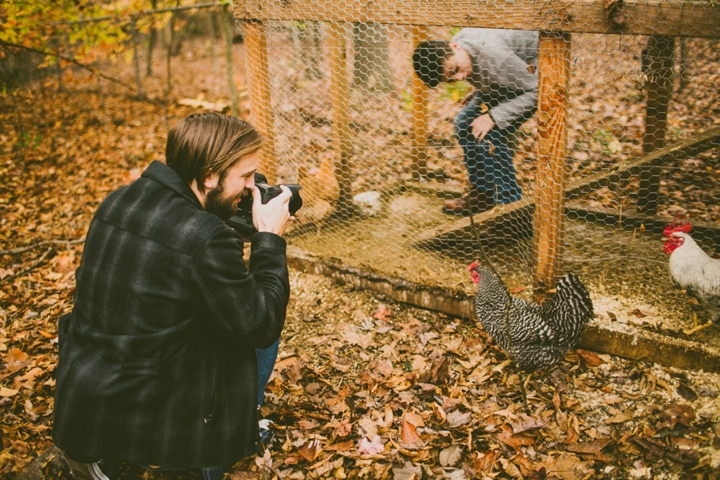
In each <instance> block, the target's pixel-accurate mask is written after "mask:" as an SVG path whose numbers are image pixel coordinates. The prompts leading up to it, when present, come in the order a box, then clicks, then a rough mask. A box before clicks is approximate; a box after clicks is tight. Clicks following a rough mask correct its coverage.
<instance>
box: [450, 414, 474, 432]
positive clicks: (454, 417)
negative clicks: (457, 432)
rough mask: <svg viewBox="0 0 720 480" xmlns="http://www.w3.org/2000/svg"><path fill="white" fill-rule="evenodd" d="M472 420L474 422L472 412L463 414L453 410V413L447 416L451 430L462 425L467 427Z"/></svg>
mask: <svg viewBox="0 0 720 480" xmlns="http://www.w3.org/2000/svg"><path fill="white" fill-rule="evenodd" d="M470 420H472V413H471V412H465V413H463V412H461V411H459V410H453V411H452V412H450V413H448V414H447V425H448V427H450V428H457V427H460V426H462V425H465V424H466V423H469V422H470Z"/></svg>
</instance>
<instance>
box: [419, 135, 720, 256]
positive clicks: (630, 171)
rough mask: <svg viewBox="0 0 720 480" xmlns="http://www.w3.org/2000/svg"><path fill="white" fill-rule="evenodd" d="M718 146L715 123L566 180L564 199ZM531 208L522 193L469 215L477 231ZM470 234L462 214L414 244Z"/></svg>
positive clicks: (448, 192)
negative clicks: (607, 167) (511, 200)
mask: <svg viewBox="0 0 720 480" xmlns="http://www.w3.org/2000/svg"><path fill="white" fill-rule="evenodd" d="M718 146H720V127H715V128H712V129H710V130H708V131H706V132H703V133H700V134H698V135H695V136H694V137H692V138H689V139H687V140H684V141H682V142H678V143H676V144H673V145H668V146H666V147H664V148H661V149H659V150H655V151H654V152H653V153H651V154H648V155H643V156H642V157H638V158H635V159H632V160H629V161H625V162H620V163H618V164H616V165H615V166H613V167H612V168H613V170H612V171H610V172H601V173H596V174H594V175H588V176H587V177H584V178H581V179H579V180H575V181H572V182H569V183H568V185H567V188H566V190H565V200H566V201H569V200H571V199H573V198H577V197H579V196H581V195H583V194H585V193H588V192H591V191H594V190H597V189H599V188H602V187H605V186H607V185H610V184H611V183H615V182H618V181H620V180H622V179H626V178H629V177H631V176H633V175H639V174H640V172H641V171H642V170H643V169H648V168H653V167H655V166H659V165H662V164H664V163H667V162H669V161H672V160H675V159H678V158H686V157H689V156H691V155H697V154H699V153H702V152H705V151H707V150H710V149H711V148H714V147H718ZM405 188H406V189H408V190H412V191H414V192H417V193H426V194H427V193H428V192H430V193H432V194H434V195H435V196H437V197H438V198H440V199H445V198H455V197H459V196H461V195H462V191H461V190H459V189H454V188H447V187H445V188H443V187H441V186H437V187H433V186H432V184H420V183H416V182H406V183H405ZM573 208H575V207H573ZM534 212H535V199H531V198H527V197H526V198H523V199H522V200H520V201H519V202H514V203H511V204H509V205H498V206H496V207H495V208H493V209H492V210H490V211H488V212H483V213H479V214H477V215H475V216H474V217H473V219H474V220H475V223H476V224H477V225H478V226H479V227H480V228H481V231H487V230H488V229H491V228H493V227H494V226H496V225H504V224H506V223H507V222H510V221H517V220H518V219H519V218H526V216H529V215H532V214H533V213H534ZM568 213H570V211H568ZM471 234H472V232H471V231H470V220H469V219H468V218H462V219H459V220H457V221H456V222H455V223H453V224H452V225H451V226H450V227H441V228H439V229H430V230H428V231H427V232H426V234H425V235H424V236H423V237H422V238H420V239H418V241H417V242H416V243H415V245H417V246H419V247H426V246H431V245H435V244H437V243H442V242H444V241H450V240H453V239H454V240H459V239H460V238H462V237H463V236H465V235H471Z"/></svg>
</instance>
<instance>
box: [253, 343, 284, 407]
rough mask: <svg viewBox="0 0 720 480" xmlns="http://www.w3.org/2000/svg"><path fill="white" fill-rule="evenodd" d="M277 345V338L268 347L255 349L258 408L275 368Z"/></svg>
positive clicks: (278, 344)
mask: <svg viewBox="0 0 720 480" xmlns="http://www.w3.org/2000/svg"><path fill="white" fill-rule="evenodd" d="M279 346H280V339H279V338H278V339H277V340H276V341H275V343H273V344H272V345H271V346H269V347H268V348H258V349H256V350H255V354H256V355H257V367H258V408H260V407H261V406H262V403H263V399H264V398H265V387H267V384H268V381H270V376H271V375H272V373H273V369H274V368H275V360H277V356H278V348H279Z"/></svg>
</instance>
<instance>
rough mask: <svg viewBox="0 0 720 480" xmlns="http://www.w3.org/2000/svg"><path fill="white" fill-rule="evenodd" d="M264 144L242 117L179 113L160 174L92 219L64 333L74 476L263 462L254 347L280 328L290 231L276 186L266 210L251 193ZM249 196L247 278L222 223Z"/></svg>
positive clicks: (116, 195)
mask: <svg viewBox="0 0 720 480" xmlns="http://www.w3.org/2000/svg"><path fill="white" fill-rule="evenodd" d="M263 140H264V139H263V136H262V135H261V134H260V133H258V132H257V131H256V130H255V129H253V128H252V126H250V125H249V124H247V123H245V122H243V121H241V120H239V119H237V118H233V117H228V116H224V115H219V114H215V113H203V114H196V115H190V116H189V117H187V118H185V119H183V120H182V121H180V122H179V123H178V124H177V126H176V127H174V128H173V129H172V130H171V131H170V132H169V134H168V140H167V149H166V164H163V163H161V162H157V161H155V162H153V163H152V164H150V165H149V166H148V168H147V169H146V170H145V171H144V172H143V174H142V176H141V177H140V178H139V179H138V180H136V181H135V182H133V183H132V184H130V185H127V186H124V187H122V188H120V189H118V190H116V191H115V192H113V193H111V194H110V195H109V196H108V197H107V198H106V199H105V200H104V201H103V202H102V204H101V205H100V207H99V208H98V210H97V212H96V213H95V216H94V217H93V220H92V223H91V224H90V228H89V230H88V233H87V240H86V242H85V249H84V252H83V256H82V261H81V264H80V267H79V268H78V270H77V274H76V279H77V289H76V291H75V298H74V306H73V310H72V312H71V313H70V314H68V315H65V316H63V317H62V318H61V320H60V327H59V332H60V333H59V335H60V338H59V345H60V360H59V363H58V366H57V372H56V373H57V386H56V393H55V412H54V425H53V439H54V442H55V444H56V445H57V446H58V447H59V448H60V449H61V450H62V451H63V453H64V454H65V457H66V460H67V461H68V464H69V465H70V466H71V468H72V470H73V474H74V475H75V477H76V478H78V479H80V478H100V479H102V478H109V477H110V478H111V477H112V475H113V472H114V470H115V469H116V467H117V465H119V463H120V462H128V463H132V464H136V465H140V466H145V467H146V468H151V469H161V470H177V469H184V468H198V469H201V470H202V472H203V476H204V478H206V479H216V478H218V479H219V478H222V476H223V475H224V473H225V472H226V471H227V470H228V469H229V468H230V467H231V466H232V465H233V464H234V463H236V462H237V461H238V460H241V459H242V458H243V457H246V456H249V455H252V454H254V453H256V452H258V450H259V441H260V438H259V434H258V418H257V411H258V408H257V407H258V397H259V393H260V392H258V371H257V363H258V358H257V357H256V349H267V348H269V347H271V346H273V345H275V344H276V342H277V340H278V338H279V337H280V333H281V331H282V329H283V325H284V322H285V310H286V307H287V303H288V299H289V295H290V285H289V279H288V271H287V263H286V256H285V249H286V244H285V240H284V239H283V238H282V237H281V235H282V234H283V233H284V231H285V228H286V226H287V224H288V222H289V221H290V220H291V219H292V217H291V216H290V214H289V211H288V202H289V200H290V197H291V193H290V191H289V190H288V189H287V188H286V187H282V188H283V190H284V191H283V193H282V194H281V195H279V196H277V197H275V198H274V199H272V200H270V201H269V202H268V203H267V204H265V205H263V204H262V202H261V201H260V193H259V191H258V189H257V188H256V187H255V185H254V175H253V174H254V172H255V170H256V169H257V166H258V162H259V159H260V148H261V145H262V143H263ZM247 194H252V195H253V196H254V197H253V198H254V201H253V212H252V213H253V222H254V224H255V227H256V229H257V230H258V232H259V233H257V234H255V235H254V236H253V237H252V239H251V253H250V262H249V268H248V267H247V266H246V264H245V262H244V260H243V241H242V239H241V237H240V235H238V234H237V233H236V232H235V231H234V230H233V229H231V228H230V227H228V226H227V225H226V224H225V223H224V220H227V219H228V218H229V217H230V216H231V215H232V214H233V213H235V211H236V204H237V202H238V201H239V199H240V197H241V196H243V195H247ZM273 360H274V356H273ZM266 381H267V379H265V380H264V382H266ZM263 385H264V383H263ZM260 398H262V397H260Z"/></svg>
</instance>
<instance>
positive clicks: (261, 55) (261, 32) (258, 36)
mask: <svg viewBox="0 0 720 480" xmlns="http://www.w3.org/2000/svg"><path fill="white" fill-rule="evenodd" d="M244 27H245V28H244V31H243V34H244V38H245V65H246V68H247V77H248V86H249V90H250V106H251V109H252V119H253V121H252V123H253V125H254V126H255V128H257V129H258V130H259V131H260V132H261V133H262V134H263V135H265V145H264V146H263V148H262V160H261V161H260V168H261V169H262V170H261V171H262V172H263V174H264V175H265V176H266V177H267V179H268V182H270V184H271V185H274V184H275V183H276V182H277V159H276V158H275V132H274V129H273V118H272V112H271V108H272V104H271V92H270V84H269V83H268V82H266V80H267V79H268V78H269V76H270V67H269V60H268V47H267V28H266V26H265V24H264V23H263V22H256V21H248V22H245V25H244Z"/></svg>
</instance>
